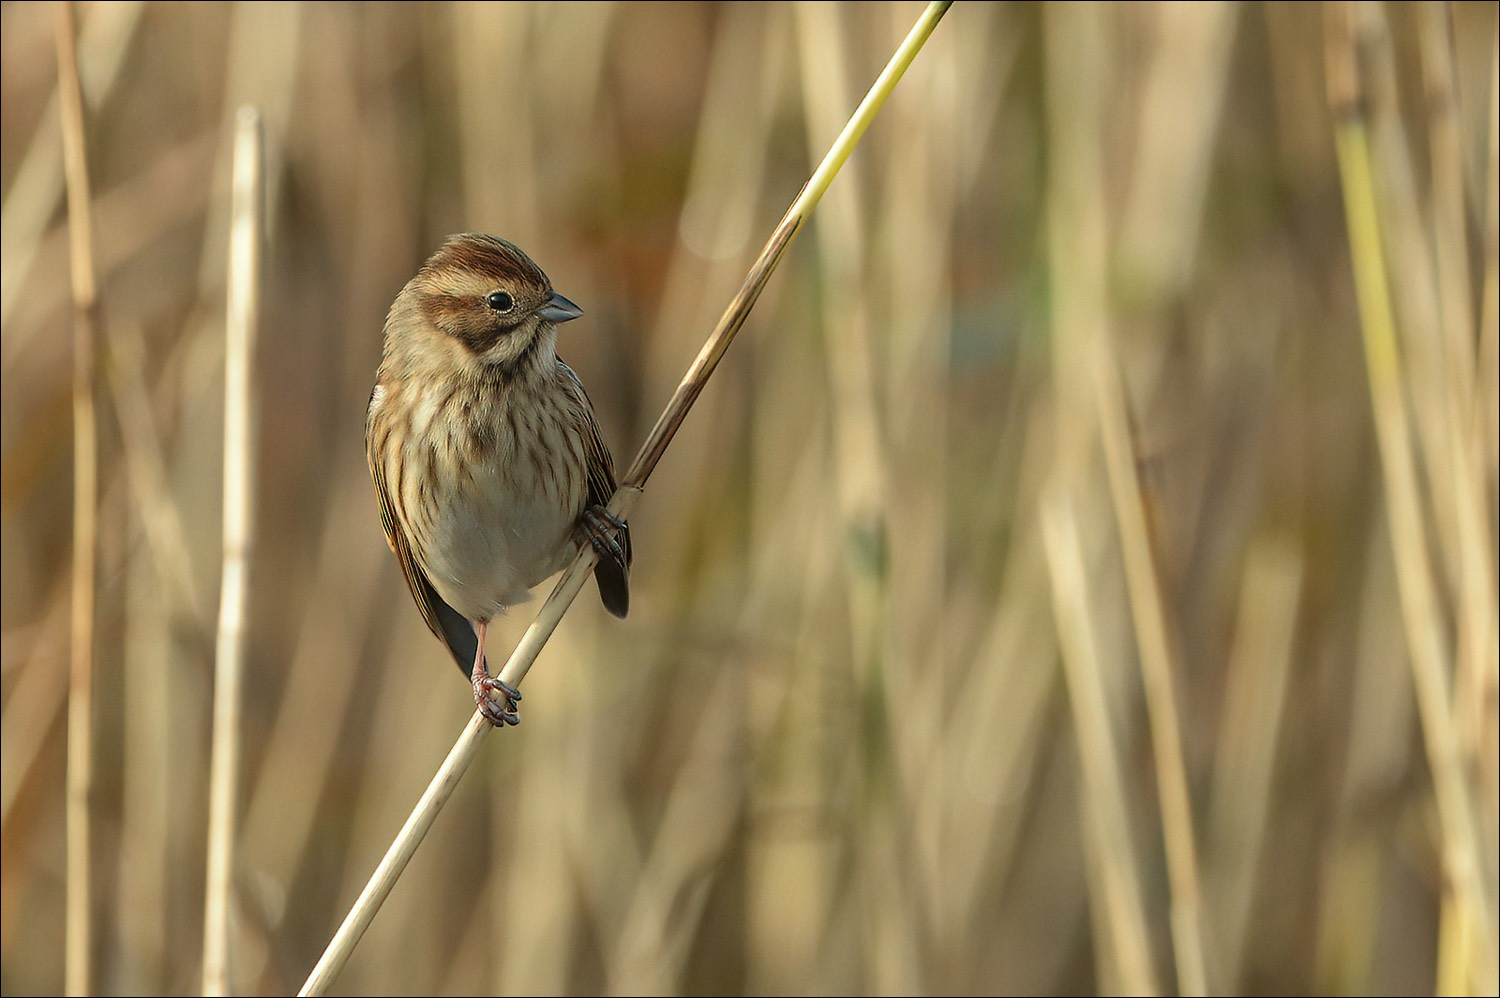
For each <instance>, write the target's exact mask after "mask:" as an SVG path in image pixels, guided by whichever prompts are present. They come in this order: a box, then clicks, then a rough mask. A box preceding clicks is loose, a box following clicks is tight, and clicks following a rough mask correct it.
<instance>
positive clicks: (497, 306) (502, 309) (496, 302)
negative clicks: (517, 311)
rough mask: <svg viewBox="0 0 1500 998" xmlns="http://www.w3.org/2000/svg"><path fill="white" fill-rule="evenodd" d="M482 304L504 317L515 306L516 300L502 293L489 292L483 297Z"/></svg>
mask: <svg viewBox="0 0 1500 998" xmlns="http://www.w3.org/2000/svg"><path fill="white" fill-rule="evenodd" d="M484 303H485V304H486V305H488V306H489V307H490V308H491V309H493V310H494V311H496V312H498V313H500V314H501V315H504V314H505V313H506V312H509V311H510V310H511V309H513V308H515V306H516V300H515V299H514V298H512V297H511V296H510V295H509V294H508V293H507V292H504V291H491V292H490V293H489V295H487V296H486V297H485V299H484Z"/></svg>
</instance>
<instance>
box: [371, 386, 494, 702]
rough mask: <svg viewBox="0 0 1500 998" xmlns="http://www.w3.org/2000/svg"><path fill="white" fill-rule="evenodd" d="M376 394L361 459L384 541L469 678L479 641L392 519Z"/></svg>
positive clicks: (429, 623)
mask: <svg viewBox="0 0 1500 998" xmlns="http://www.w3.org/2000/svg"><path fill="white" fill-rule="evenodd" d="M378 394H379V389H378V388H377V389H376V391H375V392H373V393H371V395H370V408H369V412H368V415H367V416H366V420H365V456H366V458H368V460H369V462H370V477H371V478H372V479H374V481H375V495H376V497H377V498H378V499H379V500H380V523H381V526H383V527H384V528H385V540H386V543H387V544H389V545H390V546H391V550H392V551H393V552H395V554H396V560H397V561H398V562H400V563H401V572H402V574H403V575H405V576H406V585H407V588H409V589H410V590H411V596H412V599H414V600H415V601H416V603H417V609H418V610H420V611H421V613H422V619H423V620H424V621H426V623H427V626H428V627H429V628H431V629H432V633H433V634H436V635H437V636H438V638H439V639H441V640H442V642H443V644H445V645H447V646H448V651H449V652H451V653H452V655H453V658H454V660H455V661H457V662H458V667H459V668H460V669H462V670H464V674H465V675H468V676H470V677H471V678H472V676H473V673H474V656H475V652H477V651H478V650H479V639H478V637H477V636H476V635H475V634H474V628H473V626H472V625H470V623H469V621H468V620H466V619H465V618H464V615H463V614H461V613H459V612H458V611H457V610H455V609H453V607H451V606H449V605H448V603H447V601H446V600H444V599H443V598H442V597H441V596H439V595H438V592H437V590H436V589H434V588H433V586H432V581H431V580H430V579H428V578H427V573H426V572H424V571H422V566H421V565H420V564H418V563H417V559H416V556H415V555H414V554H413V553H412V550H411V542H410V541H408V540H407V537H406V531H405V530H404V529H403V528H402V526H401V521H400V519H399V518H398V517H397V516H396V508H395V504H394V503H393V502H392V500H391V490H390V486H389V485H388V484H387V483H386V480H385V462H384V461H382V460H381V459H380V455H379V454H377V453H376V448H375V437H376V434H375V409H376V406H377V404H378V401H377V398H378Z"/></svg>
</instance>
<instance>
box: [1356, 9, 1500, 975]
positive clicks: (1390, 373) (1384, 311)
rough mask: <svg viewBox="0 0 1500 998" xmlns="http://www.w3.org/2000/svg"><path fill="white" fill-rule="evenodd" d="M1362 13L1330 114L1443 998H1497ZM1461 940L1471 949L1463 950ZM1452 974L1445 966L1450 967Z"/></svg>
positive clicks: (1491, 920) (1491, 921)
mask: <svg viewBox="0 0 1500 998" xmlns="http://www.w3.org/2000/svg"><path fill="white" fill-rule="evenodd" d="M1358 16H1359V15H1358V13H1357V12H1356V11H1355V10H1354V9H1353V8H1352V6H1351V5H1346V4H1330V5H1329V6H1328V8H1327V20H1326V32H1327V33H1326V43H1327V59H1326V66H1327V72H1328V102H1329V106H1330V108H1331V109H1332V111H1333V119H1334V142H1335V148H1336V151H1337V155H1338V164H1339V174H1340V178H1341V180H1342V184H1343V194H1344V210H1345V216H1346V223H1347V225H1348V227H1349V249H1350V254H1351V256H1352V262H1353V268H1354V290H1355V295H1356V299H1357V302H1358V307H1359V319H1360V329H1361V332H1362V334H1363V337H1364V345H1365V363H1366V370H1367V374H1368V377H1369V383H1370V403H1371V406H1372V407H1373V416H1374V421H1375V433H1376V441H1377V443H1378V445H1379V449H1380V457H1381V470H1382V472H1383V475H1384V483H1385V496H1386V504H1387V517H1388V520H1389V526H1390V531H1391V543H1392V547H1393V550H1394V554H1395V559H1396V582H1397V590H1398V595H1399V598H1400V602H1401V610H1402V620H1403V623H1404V624H1405V629H1406V639H1407V645H1408V652H1409V659H1410V663H1411V670H1412V682H1413V686H1414V688H1415V691H1416V699H1417V709H1418V713H1419V715H1420V717H1421V722H1422V734H1423V738H1424V740H1425V743H1426V749H1427V759H1428V765H1429V766H1430V768H1431V771H1432V781H1433V790H1434V794H1435V797H1436V800H1437V810H1438V818H1439V821H1440V824H1441V829H1442V854H1443V855H1442V859H1443V873H1444V878H1445V881H1446V883H1445V893H1446V892H1447V891H1451V892H1452V896H1453V898H1454V899H1455V900H1456V902H1457V906H1456V908H1455V909H1454V911H1455V917H1453V918H1449V917H1445V918H1443V920H1442V923H1441V928H1440V937H1441V938H1440V942H1439V951H1440V952H1441V953H1455V952H1467V953H1469V954H1470V958H1469V960H1468V961H1466V962H1467V964H1468V966H1467V967H1465V968H1463V972H1462V973H1455V970H1454V968H1452V967H1447V969H1446V970H1445V969H1444V967H1440V974H1439V978H1440V979H1439V980H1438V981H1437V982H1436V986H1437V989H1438V990H1439V991H1467V990H1469V989H1470V988H1471V987H1472V988H1474V989H1476V990H1477V991H1478V992H1479V993H1486V992H1493V991H1494V990H1495V986H1496V984H1495V982H1496V964H1495V937H1494V927H1495V917H1494V912H1493V910H1492V907H1491V904H1492V902H1491V900H1490V897H1491V895H1490V892H1489V891H1488V890H1487V889H1486V887H1485V885H1484V873H1483V871H1484V869H1485V864H1484V860H1483V858H1482V856H1481V852H1480V850H1481V845H1480V842H1479V839H1478V827H1477V824H1476V814H1475V812H1474V807H1473V802H1472V800H1471V798H1470V796H1469V790H1468V787H1469V785H1470V782H1469V780H1468V778H1467V777H1466V775H1465V773H1464V767H1463V758H1462V754H1461V752H1460V748H1459V744H1458V738H1457V734H1456V731H1455V726H1454V723H1453V713H1452V698H1451V678H1450V677H1451V670H1452V653H1451V650H1450V649H1449V647H1448V641H1447V637H1446V625H1445V622H1444V615H1443V610H1442V606H1441V605H1440V603H1439V599H1438V594H1437V590H1436V586H1435V583H1434V580H1433V577H1432V563H1431V558H1430V554H1429V551H1428V546H1427V539H1426V527H1425V523H1424V519H1425V518H1424V516H1423V509H1422V499H1421V492H1420V489H1419V486H1418V482H1417V466H1416V459H1415V455H1414V454H1413V453H1412V433H1411V417H1410V414H1409V412H1408V410H1407V394H1406V386H1405V384H1404V382H1405V374H1404V372H1403V368H1402V356H1401V349H1400V346H1399V344H1398V341H1397V334H1396V325H1395V318H1394V311H1393V307H1392V300H1391V288H1390V284H1389V281H1388V277H1387V274H1386V271H1385V250H1384V245H1383V243H1384V238H1385V237H1384V234H1383V232H1382V226H1381V218H1380V213H1379V209H1378V204H1377V198H1376V177H1375V171H1374V163H1373V157H1372V155H1371V150H1370V136H1369V123H1368V119H1367V114H1366V110H1365V98H1364V90H1363V84H1362V80H1361V73H1360V67H1359V52H1358V44H1357V32H1358V29H1357V26H1356V24H1355V18H1356V17H1358ZM1451 933H1457V934H1458V937H1459V938H1460V939H1465V940H1467V942H1465V943H1462V944H1460V943H1456V942H1454V941H1453V937H1452V936H1451V935H1450V934H1451ZM1445 965H1446V962H1445Z"/></svg>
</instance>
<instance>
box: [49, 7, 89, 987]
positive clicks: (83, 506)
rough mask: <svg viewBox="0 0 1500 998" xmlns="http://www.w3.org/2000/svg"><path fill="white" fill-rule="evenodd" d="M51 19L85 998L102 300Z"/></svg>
mask: <svg viewBox="0 0 1500 998" xmlns="http://www.w3.org/2000/svg"><path fill="white" fill-rule="evenodd" d="M58 12H59V17H58V21H57V77H58V95H59V97H60V110H61V111H62V137H63V168H64V171H65V173H66V181H67V191H68V245H69V250H70V263H71V270H72V279H73V625H72V642H71V649H72V652H71V661H70V666H69V670H68V778H67V801H68V804H67V813H68V822H67V828H68V831H67V840H68V844H67V870H68V872H67V877H68V888H67V944H66V955H65V966H66V970H65V987H66V988H67V992H68V994H70V995H82V994H88V993H89V991H90V990H91V985H92V978H93V966H92V964H93V960H92V955H93V932H92V907H93V892H92V888H91V877H92V870H91V865H92V864H91V858H90V831H91V827H90V820H89V795H90V792H91V791H92V789H93V783H94V741H93V713H94V578H95V574H96V571H97V566H96V561H97V547H98V510H97V504H98V493H99V439H98V436H99V434H98V419H97V416H96V413H95V409H94V366H95V365H94V350H95V344H96V343H97V342H98V339H99V292H98V285H97V279H96V277H95V268H94V221H93V208H92V194H91V192H90V190H89V167H88V145H87V140H86V137H85V127H84V110H83V86H82V84H81V82H80V80H79V76H78V47H77V46H78V28H77V24H76V22H75V19H74V12H73V4H72V3H70V2H67V3H63V4H61V5H60V6H59V8H58Z"/></svg>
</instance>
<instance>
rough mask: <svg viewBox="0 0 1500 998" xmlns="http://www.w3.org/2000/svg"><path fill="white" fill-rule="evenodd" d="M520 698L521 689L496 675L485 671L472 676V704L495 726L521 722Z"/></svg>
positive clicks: (501, 726) (500, 726)
mask: <svg viewBox="0 0 1500 998" xmlns="http://www.w3.org/2000/svg"><path fill="white" fill-rule="evenodd" d="M496 694H498V696H497V695H496ZM520 700H521V691H520V690H518V689H516V688H515V687H514V686H512V685H510V684H509V683H507V682H506V681H505V680H503V679H501V678H499V677H498V676H490V675H489V674H488V673H485V674H481V675H477V676H475V677H474V704H475V706H477V707H478V708H479V713H481V714H483V715H484V719H485V720H486V721H489V722H490V724H492V725H494V726H495V727H497V728H503V727H505V725H507V724H520V723H521V708H520V707H519V706H518V704H519V702H520Z"/></svg>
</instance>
